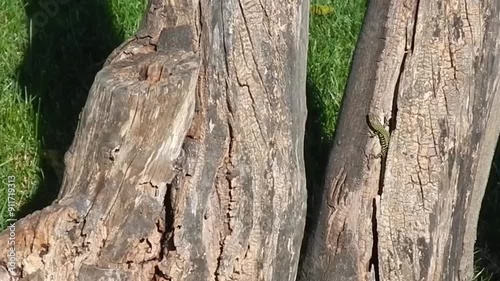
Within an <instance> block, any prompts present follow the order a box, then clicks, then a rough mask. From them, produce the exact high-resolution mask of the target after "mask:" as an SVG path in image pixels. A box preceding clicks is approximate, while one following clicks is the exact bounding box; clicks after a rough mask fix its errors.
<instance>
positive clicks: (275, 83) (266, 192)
mask: <svg viewBox="0 0 500 281" xmlns="http://www.w3.org/2000/svg"><path fill="white" fill-rule="evenodd" d="M259 3H260V4H259ZM264 4H265V5H264ZM264 4H263V3H261V2H257V1H250V2H249V1H247V2H240V3H238V2H222V1H211V2H208V1H201V2H197V1H166V0H151V1H150V3H149V5H148V10H147V13H146V17H145V19H144V21H143V24H142V27H141V28H140V30H139V31H138V32H137V34H136V36H135V37H134V38H132V39H130V40H128V41H127V42H125V43H124V44H123V45H122V46H120V47H119V48H118V49H116V50H115V51H114V52H113V54H111V56H110V57H109V58H108V61H107V63H106V65H105V67H104V68H103V69H102V70H101V71H100V72H99V73H98V74H97V76H96V78H95V81H94V84H93V86H92V89H91V91H90V94H89V97H88V100H87V103H86V105H85V107H84V109H83V112H82V113H81V116H80V123H79V125H78V129H77V132H76V135H75V139H74V141H73V144H72V146H71V147H70V149H69V151H68V152H67V153H66V155H65V165H66V170H65V173H64V179H63V184H62V188H61V191H60V194H59V196H58V199H57V200H56V202H54V203H53V204H52V205H51V206H49V207H47V208H45V209H43V210H41V211H38V212H36V213H34V214H31V215H29V216H28V217H26V218H23V219H21V220H19V221H18V222H16V223H15V225H14V227H15V228H12V232H10V231H9V229H7V230H6V231H4V232H3V233H2V234H1V235H0V245H7V244H8V240H9V236H11V235H15V237H13V239H15V240H12V241H15V245H13V246H12V247H11V248H10V249H9V248H7V247H0V256H1V257H2V258H1V260H2V263H0V269H2V268H3V270H11V271H10V272H7V271H5V272H2V270H0V279H1V280H8V279H7V278H8V277H7V276H8V275H10V277H11V278H13V279H18V278H21V277H22V279H23V280H65V281H66V280H82V281H83V280H89V281H90V280H92V281H94V280H134V281H135V280H196V281H198V280H233V279H238V280H252V281H254V280H294V279H295V276H296V272H297V264H298V258H299V249H300V245H301V241H302V236H303V228H304V223H305V208H306V203H305V202H306V190H305V174H304V164H303V138H304V125H305V116H306V108H305V74H306V73H305V71H306V55H307V42H308V32H307V24H308V1H302V2H294V1H292V2H290V1H271V2H269V1H268V2H267V3H264ZM193 11H195V12H194V13H193ZM9 255H10V256H9ZM5 257H8V259H5ZM2 274H3V275H2Z"/></svg>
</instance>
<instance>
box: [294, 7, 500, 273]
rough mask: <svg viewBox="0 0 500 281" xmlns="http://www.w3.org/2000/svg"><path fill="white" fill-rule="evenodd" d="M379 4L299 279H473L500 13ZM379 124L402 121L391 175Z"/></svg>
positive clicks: (498, 124)
mask: <svg viewBox="0 0 500 281" xmlns="http://www.w3.org/2000/svg"><path fill="white" fill-rule="evenodd" d="M369 2H370V3H369V6H368V10H367V14H366V18H365V24H364V26H363V28H362V33H361V36H360V39H359V43H358V46H357V50H356V52H355V57H354V62H353V66H352V72H351V75H350V78H349V82H348V87H347V91H346V95H345V98H344V102H343V107H342V111H341V113H340V117H339V122H338V126H337V132H336V136H335V141H334V145H333V149H332V151H331V157H330V162H329V167H328V169H327V174H328V175H327V177H326V180H325V188H324V194H323V195H322V196H323V201H322V205H321V206H320V208H319V217H318V219H317V221H315V222H314V223H313V227H312V231H311V233H310V237H309V238H308V240H307V241H308V243H307V247H306V252H305V255H304V258H303V261H302V264H301V270H300V274H299V276H300V277H299V280H318V281H321V280H331V276H336V278H335V280H384V281H385V280H405V281H407V280H471V278H472V274H473V252H474V251H473V247H474V242H475V238H476V226H477V220H478V215H479V211H480V206H481V200H482V197H483V194H484V189H485V186H486V182H487V178H488V171H489V166H490V163H491V160H492V157H493V153H494V148H495V144H496V142H497V139H498V136H499V133H500V94H498V91H499V89H498V81H499V78H500V73H499V65H500V61H499V58H498V55H497V54H498V52H499V51H500V40H499V39H500V38H499V32H500V30H499V29H500V22H499V11H500V5H499V3H500V2H498V1H452V0H440V1H418V0H410V1H395V0H394V1H383V0H373V1H369ZM367 114H373V115H375V116H377V117H378V118H379V120H381V121H382V120H383V118H384V117H388V119H389V121H390V122H389V124H388V128H389V129H390V131H391V138H390V145H389V153H388V156H387V161H386V165H385V166H383V163H384V162H383V161H382V160H381V159H376V158H374V157H372V156H373V155H375V154H377V152H379V151H380V147H379V144H378V140H377V139H376V138H375V139H369V138H368V136H369V131H368V128H367V125H366V115H367Z"/></svg>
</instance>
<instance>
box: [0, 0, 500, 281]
mask: <svg viewBox="0 0 500 281" xmlns="http://www.w3.org/2000/svg"><path fill="white" fill-rule="evenodd" d="M365 1H366V0H353V1H340V0H329V1H328V0H325V1H313V2H314V4H320V5H328V6H330V7H333V13H331V14H329V15H324V16H320V15H311V19H310V39H309V40H310V41H309V53H308V69H307V70H308V77H307V99H308V110H309V115H308V121H307V128H306V147H305V149H306V170H307V180H308V187H309V189H310V190H312V191H314V190H315V189H316V188H318V187H319V186H320V185H321V181H322V179H323V176H324V169H325V166H326V163H327V157H328V152H329V150H330V146H331V142H332V139H333V135H334V132H335V124H336V120H337V114H338V111H339V108H340V104H341V99H342V95H343V93H344V88H345V85H346V82H347V77H348V71H349V65H350V61H351V57H352V53H353V50H354V47H355V42H356V40H357V36H358V33H359V30H360V27H361V22H362V20H363V15H364V10H365ZM145 2H146V0H110V1H101V0H72V1H70V2H69V3H67V4H61V5H59V6H58V7H57V12H55V13H54V14H53V15H47V12H44V11H43V9H42V8H41V7H39V6H38V1H35V0H0V24H1V27H0V67H1V68H0V69H2V71H1V72H0V91H1V92H0V177H1V178H2V185H1V186H0V202H1V204H0V229H4V228H5V219H6V218H7V215H8V214H7V212H6V211H7V210H6V202H7V199H6V194H7V193H6V184H5V181H6V179H7V177H8V176H15V178H16V187H17V189H16V192H17V193H16V196H15V198H16V203H17V206H16V208H17V209H18V210H19V212H18V214H17V215H18V216H22V215H24V214H26V213H29V212H31V211H33V210H35V209H39V208H41V207H43V206H46V205H48V204H50V202H51V200H53V199H54V197H55V196H56V194H57V191H58V182H57V178H56V177H55V174H54V171H52V169H51V167H50V165H49V163H46V161H45V160H43V159H41V157H40V156H39V155H41V149H42V148H43V149H56V150H66V149H67V147H68V146H69V145H70V144H71V141H72V139H73V134H74V131H75V127H76V124H77V121H78V114H79V112H80V110H81V108H82V107H83V105H84V103H85V100H86V98H87V94H88V91H89V89H90V86H91V85H92V82H93V79H94V76H95V74H96V73H97V71H99V70H100V69H101V68H102V64H103V63H104V60H105V59H106V57H107V56H108V55H109V54H110V53H111V51H112V50H113V49H114V48H116V47H117V46H118V45H119V44H120V43H122V42H123V41H124V40H125V39H126V38H127V37H129V36H131V35H132V34H133V33H134V31H135V30H136V29H137V27H138V23H139V21H140V19H141V18H142V16H143V11H144V7H145ZM41 13H45V14H46V16H47V22H46V23H43V24H41V22H40V15H41ZM30 27H31V28H30ZM498 150H500V149H498ZM497 155H498V152H497ZM498 158H499V157H498V156H497V158H496V159H497V160H496V161H497V163H499V162H500V160H498ZM497 167H498V166H497ZM494 171H495V173H496V178H495V177H493V176H494V174H495V173H494ZM499 178H500V173H499V172H498V169H496V170H492V178H491V179H490V184H489V187H488V192H489V193H488V195H487V196H486V198H487V200H485V208H483V209H484V210H483V211H482V213H481V222H480V225H479V238H478V250H477V255H476V260H477V264H478V270H477V271H478V272H480V271H482V272H481V274H478V276H477V278H476V279H475V280H481V281H486V280H495V278H496V279H497V280H498V279H499V277H498V275H495V274H498V272H496V271H495V270H496V266H498V262H497V261H498V257H499V255H498V253H499V252H500V245H499V244H500V243H498V242H496V241H497V240H498V239H495V238H496V237H500V227H499V226H500V221H499V219H498V217H499V216H498V215H497V214H498V213H499V211H498V210H497V209H496V208H497V207H496V206H498V204H497V202H498V198H500V197H499V191H500V184H499V181H500V180H499ZM309 200H310V201H309V204H313V205H314V204H315V203H314V200H317V198H314V196H310V197H309ZM2 204H3V205H2ZM485 241H488V243H486V242H485ZM490 276H494V277H490Z"/></svg>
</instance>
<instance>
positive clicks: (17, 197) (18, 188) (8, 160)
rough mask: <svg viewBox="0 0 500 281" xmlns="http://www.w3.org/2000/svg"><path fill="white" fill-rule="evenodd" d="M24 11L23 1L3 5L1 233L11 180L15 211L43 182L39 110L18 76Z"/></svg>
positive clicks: (0, 35) (23, 43) (0, 51)
mask: <svg viewBox="0 0 500 281" xmlns="http://www.w3.org/2000/svg"><path fill="white" fill-rule="evenodd" d="M22 11H23V6H22V3H21V2H20V1H7V0H3V1H1V2H0V26H1V27H2V28H0V69H1V70H2V71H0V178H1V179H2V185H1V186H0V229H4V228H5V227H6V224H7V222H6V219H7V218H9V216H8V215H9V213H8V210H7V203H8V193H7V191H8V190H7V178H8V177H14V178H15V181H14V185H15V193H14V194H13V196H11V197H10V198H11V199H13V200H14V201H11V203H14V204H15V205H14V206H15V209H19V208H20V207H21V206H23V205H24V204H26V203H27V201H28V200H29V199H30V198H31V196H32V194H33V192H34V191H35V188H36V187H37V186H38V185H39V182H40V179H39V172H38V165H39V161H38V135H37V126H38V114H37V108H36V107H34V106H33V103H32V100H31V99H29V98H28V96H27V94H26V92H25V91H24V89H23V87H21V86H20V85H19V83H18V78H19V77H18V75H17V67H18V65H20V64H21V63H22V60H23V55H24V48H25V46H26V44H27V41H28V40H27V37H28V36H27V29H26V28H25V26H24V19H25V16H24V14H23V12H22ZM11 195H12V194H11Z"/></svg>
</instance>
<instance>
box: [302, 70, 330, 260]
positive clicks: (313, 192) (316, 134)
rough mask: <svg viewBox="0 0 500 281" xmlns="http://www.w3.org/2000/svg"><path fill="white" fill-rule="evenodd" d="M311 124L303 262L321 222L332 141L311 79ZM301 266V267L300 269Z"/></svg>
mask: <svg viewBox="0 0 500 281" xmlns="http://www.w3.org/2000/svg"><path fill="white" fill-rule="evenodd" d="M308 76H309V75H308ZM306 96H307V111H308V113H307V121H306V130H305V139H304V160H305V170H306V182H307V218H306V227H305V235H304V239H303V241H302V247H301V255H300V257H301V261H300V263H302V258H303V257H304V253H305V250H306V249H307V248H308V247H309V246H308V245H309V239H310V238H311V236H310V235H309V234H310V233H311V231H312V230H313V228H314V227H315V226H316V225H317V223H318V218H319V211H320V208H319V206H320V204H321V200H322V194H323V191H324V184H323V182H324V177H325V172H326V167H327V164H328V158H329V155H330V149H331V146H332V140H333V137H332V139H329V138H327V137H326V136H327V135H328V133H327V132H326V131H325V126H324V122H323V121H324V120H323V119H324V118H326V116H327V114H326V108H325V106H324V104H323V101H322V100H321V95H320V89H318V88H317V87H316V85H315V84H314V82H313V81H312V79H310V77H308V78H307V85H306ZM299 267H300V266H299Z"/></svg>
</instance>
